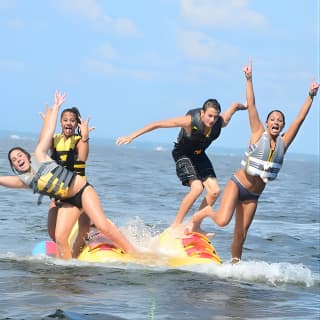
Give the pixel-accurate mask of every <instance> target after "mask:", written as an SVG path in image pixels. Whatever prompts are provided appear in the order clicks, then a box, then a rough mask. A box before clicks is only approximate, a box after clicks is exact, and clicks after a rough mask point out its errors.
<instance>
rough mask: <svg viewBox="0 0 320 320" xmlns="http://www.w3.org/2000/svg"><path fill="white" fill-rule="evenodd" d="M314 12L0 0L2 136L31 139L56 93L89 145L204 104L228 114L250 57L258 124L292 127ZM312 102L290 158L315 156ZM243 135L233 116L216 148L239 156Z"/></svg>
mask: <svg viewBox="0 0 320 320" xmlns="http://www.w3.org/2000/svg"><path fill="white" fill-rule="evenodd" d="M318 12H319V1H316V0H308V1H302V0H300V1H298V0H281V1H279V0H268V1H261V0H252V1H245V0H230V1H222V0H221V1H216V0H153V1H150V0H135V1H132V0H127V1H121V0H108V1H102V0H68V1H65V0H43V1H38V0H28V1H24V0H19V1H18V0H16V1H15V0H0V36H1V50H0V75H1V80H0V81H1V94H2V98H1V114H2V116H1V120H0V122H1V127H0V130H11V131H13V132H16V131H17V132H18V131H26V132H38V131H39V129H40V126H41V118H40V116H39V112H40V111H43V110H44V107H45V104H46V102H48V103H51V102H52V99H53V93H54V91H55V90H56V89H59V90H61V91H65V92H67V93H68V99H67V102H66V103H65V107H69V106H73V105H76V106H78V107H79V108H80V111H81V114H82V116H83V117H87V116H90V117H91V125H93V126H95V127H96V130H95V131H94V132H93V133H92V138H94V137H97V138H100V137H102V138H111V139H115V138H116V137H118V136H121V135H126V134H128V133H130V132H132V131H134V130H136V129H138V128H140V127H141V126H143V125H145V124H146V123H149V122H152V121H156V120H160V119H166V118H171V117H176V116H182V115H184V114H185V112H186V111H187V110H189V109H190V108H193V107H200V106H201V105H202V103H203V102H204V101H205V100H206V99H208V98H216V99H218V101H219V102H220V103H221V105H222V109H223V110H225V109H226V108H227V107H228V106H229V105H230V103H231V102H232V101H244V97H245V81H244V76H243V73H242V67H243V65H244V64H246V63H247V62H248V60H249V58H252V60H253V72H254V87H255V94H256V103H257V107H258V109H259V112H260V115H261V118H262V119H263V120H264V119H265V117H266V115H267V113H268V111H269V110H271V109H274V108H279V109H281V110H282V111H283V112H284V113H285V114H286V120H287V123H289V122H290V121H291V120H293V119H294V117H295V116H296V114H297V113H298V110H299V108H300V106H301V105H302V103H303V101H304V100H305V98H306V95H307V93H308V88H309V84H310V82H311V80H312V78H313V77H314V78H315V79H316V80H317V81H319V14H318ZM319 101H320V100H319V97H317V98H316V100H315V101H314V104H313V107H312V110H311V111H310V113H309V115H308V118H307V119H306V121H305V123H304V125H303V127H302V128H301V130H300V132H299V134H298V136H297V138H296V140H295V141H294V143H293V144H292V145H291V146H290V151H291V152H299V153H311V154H319V119H320V118H319ZM177 134H178V129H160V130H157V131H155V132H152V133H149V134H147V135H145V136H143V137H140V138H138V139H139V140H140V141H155V142H159V144H161V143H171V142H172V141H174V140H175V139H176V137H177ZM249 134H250V131H249V124H248V118H247V113H246V112H245V111H242V112H239V113H237V114H236V115H235V116H234V118H233V120H232V122H231V123H230V125H229V126H228V127H227V128H226V129H224V130H223V134H222V136H221V137H220V138H219V140H217V141H216V142H215V145H216V146H220V147H236V148H243V150H244V149H245V148H246V146H247V143H248V140H249ZM211 150H213V148H212V147H211Z"/></svg>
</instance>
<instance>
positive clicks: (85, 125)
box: [79, 117, 95, 135]
mask: <svg viewBox="0 0 320 320" xmlns="http://www.w3.org/2000/svg"><path fill="white" fill-rule="evenodd" d="M79 119H80V123H79V128H80V131H81V133H82V134H84V135H88V133H89V132H91V131H93V130H94V129H95V127H89V121H90V117H88V118H87V119H86V120H83V119H82V118H81V117H79Z"/></svg>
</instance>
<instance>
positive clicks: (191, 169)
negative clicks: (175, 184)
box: [176, 153, 216, 186]
mask: <svg viewBox="0 0 320 320" xmlns="http://www.w3.org/2000/svg"><path fill="white" fill-rule="evenodd" d="M176 173H177V176H178V178H179V179H180V180H181V182H182V184H183V185H184V186H189V181H191V180H201V181H205V180H206V179H207V178H209V177H213V178H215V177H216V173H215V172H214V169H213V166H212V163H211V161H210V159H209V158H208V156H207V155H206V154H205V153H202V154H200V155H192V156H188V157H186V156H184V157H181V158H179V159H178V160H177V161H176Z"/></svg>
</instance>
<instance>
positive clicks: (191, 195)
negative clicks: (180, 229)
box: [171, 180, 203, 227]
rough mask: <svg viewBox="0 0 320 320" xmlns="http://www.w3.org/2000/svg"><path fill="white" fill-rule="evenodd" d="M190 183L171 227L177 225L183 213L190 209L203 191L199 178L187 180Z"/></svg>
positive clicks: (183, 215)
mask: <svg viewBox="0 0 320 320" xmlns="http://www.w3.org/2000/svg"><path fill="white" fill-rule="evenodd" d="M189 185H190V191H189V192H188V193H187V195H186V196H185V197H184V198H183V200H182V202H181V204H180V208H179V211H178V213H177V215H176V217H175V219H174V221H173V223H172V225H171V227H176V226H178V225H179V224H180V223H181V222H182V220H183V218H184V217H185V215H186V214H187V213H188V211H189V210H190V209H191V207H192V205H193V204H194V202H195V201H196V200H197V199H198V198H199V196H200V195H201V193H202V191H203V185H202V182H201V181H200V180H192V181H190V182H189Z"/></svg>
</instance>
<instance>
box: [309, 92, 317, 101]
mask: <svg viewBox="0 0 320 320" xmlns="http://www.w3.org/2000/svg"><path fill="white" fill-rule="evenodd" d="M316 95H317V94H316V93H315V92H312V91H309V97H310V98H311V99H312V98H313V97H315V96H316Z"/></svg>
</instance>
